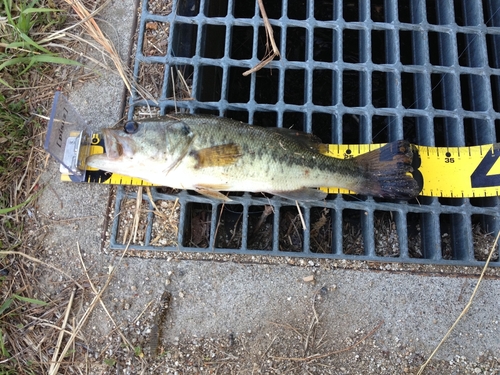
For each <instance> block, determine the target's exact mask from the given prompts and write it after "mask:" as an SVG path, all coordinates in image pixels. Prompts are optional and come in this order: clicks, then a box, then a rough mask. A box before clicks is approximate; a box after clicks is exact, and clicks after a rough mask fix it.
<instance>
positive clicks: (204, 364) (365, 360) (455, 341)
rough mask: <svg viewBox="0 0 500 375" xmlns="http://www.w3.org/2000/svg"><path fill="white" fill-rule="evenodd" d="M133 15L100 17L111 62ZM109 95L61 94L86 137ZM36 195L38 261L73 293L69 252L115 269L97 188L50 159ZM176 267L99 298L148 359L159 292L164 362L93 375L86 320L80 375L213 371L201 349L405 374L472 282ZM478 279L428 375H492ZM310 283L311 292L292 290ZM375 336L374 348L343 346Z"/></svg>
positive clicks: (97, 330)
mask: <svg viewBox="0 0 500 375" xmlns="http://www.w3.org/2000/svg"><path fill="white" fill-rule="evenodd" d="M135 11H136V10H135V7H134V2H133V1H131V0H123V1H114V2H112V3H110V5H109V7H108V8H107V9H106V10H105V12H104V13H102V14H101V18H102V21H101V22H99V24H100V25H101V27H102V28H103V29H104V30H105V31H107V33H108V35H109V36H110V37H111V39H112V40H113V42H114V43H115V44H116V45H118V46H119V50H120V51H121V52H122V56H123V57H126V54H127V52H126V51H127V50H128V44H129V43H130V37H129V35H130V27H131V25H132V23H133V22H132V20H133V16H134V13H135ZM122 92H123V85H122V83H121V81H120V79H119V78H118V77H117V76H116V75H113V74H109V75H106V76H104V77H99V78H97V79H96V80H94V81H91V82H87V83H85V84H84V85H82V86H81V87H78V88H76V89H74V90H72V91H70V92H65V94H67V95H68V96H69V99H70V101H71V102H72V103H73V105H74V106H75V107H76V108H77V109H78V111H79V112H80V113H81V115H82V116H83V117H84V118H86V119H88V120H90V122H91V125H92V127H93V129H94V130H96V129H98V128H100V127H104V126H110V125H112V124H114V123H115V122H116V121H118V119H119V118H120V117H121V113H119V109H120V105H121V102H120V101H121V98H122ZM43 182H44V184H46V185H48V188H47V189H46V190H45V191H44V192H43V195H42V196H41V197H40V199H39V203H38V217H39V218H40V220H41V221H42V222H43V223H46V224H47V225H48V228H49V233H48V235H47V236H46V238H45V242H44V253H43V254H40V256H41V257H42V258H43V259H44V260H45V261H48V262H52V264H54V265H55V266H57V267H59V268H61V269H64V270H66V271H67V272H69V273H70V274H71V275H72V276H73V277H75V278H78V279H79V280H84V279H85V278H84V275H83V270H82V267H81V264H80V260H79V254H78V249H77V245H76V244H77V243H79V245H80V247H81V253H82V254H83V259H84V261H85V263H86V267H87V268H88V270H89V273H90V275H91V277H92V278H93V280H95V281H99V285H101V286H102V285H103V283H104V280H105V278H106V276H107V272H108V269H109V266H111V265H115V266H116V265H117V254H113V253H109V252H108V251H107V249H104V251H103V250H101V239H102V235H103V232H104V231H105V229H104V228H103V223H104V221H105V215H106V209H107V204H108V196H109V190H110V188H109V187H107V186H98V185H87V184H72V183H62V182H60V181H59V176H58V166H57V165H56V164H55V162H54V161H52V160H51V161H50V165H49V168H48V170H47V172H46V173H45V175H44V176H43ZM189 257H192V256H187V255H185V254H184V255H183V254H181V255H176V256H172V257H169V256H168V254H166V255H165V257H163V258H160V259H148V258H138V257H126V258H124V259H123V260H122V262H121V263H120V264H119V266H118V267H117V271H116V274H115V276H114V277H113V279H112V281H111V283H110V286H109V287H108V289H107V290H106V292H105V296H104V301H105V304H106V306H107V308H108V309H109V311H110V312H111V314H112V316H113V317H114V320H115V323H116V324H117V325H118V326H119V327H120V330H121V331H122V332H123V334H124V335H125V337H126V338H127V339H128V340H129V341H130V342H131V343H132V344H134V345H138V346H139V347H141V348H142V350H144V351H145V352H147V347H148V345H149V344H148V343H149V337H150V334H151V329H152V327H153V325H154V321H155V319H156V318H155V316H156V315H155V313H154V311H155V309H157V308H158V306H157V305H158V301H159V298H160V295H161V294H162V293H163V291H164V290H168V291H170V293H171V294H172V301H171V303H170V305H169V307H168V314H167V318H166V320H165V322H164V324H163V329H162V331H163V336H162V337H163V339H162V340H163V345H164V346H165V348H166V353H167V354H166V355H165V356H163V357H161V358H160V359H159V360H155V362H154V364H155V365H154V366H150V364H151V363H150V362H147V361H146V360H145V359H144V358H140V357H137V356H133V355H132V356H129V357H126V358H128V359H127V360H123V361H121V362H120V361H119V363H120V365H116V366H115V367H113V368H110V367H109V366H106V365H104V364H103V359H104V358H109V357H113V356H114V357H116V358H122V356H123V353H122V352H123V351H124V349H123V347H122V346H121V344H120V343H122V342H123V338H121V337H120V336H119V335H118V333H117V331H116V330H114V328H115V327H116V326H115V323H113V322H111V321H110V319H109V318H108V317H107V316H106V314H105V313H104V311H103V310H102V308H101V307H99V308H97V309H96V310H95V312H94V313H93V314H92V316H91V319H90V320H89V322H88V324H87V326H86V329H85V333H86V335H87V337H88V342H87V343H86V346H85V347H86V348H87V349H88V351H89V353H91V355H92V358H93V360H92V362H91V367H90V372H89V373H130V374H134V373H141V371H142V373H166V372H167V371H171V372H172V373H173V372H175V371H177V372H178V373H189V372H193V373H195V372H198V373H204V372H209V370H210V369H214V368H215V367H214V366H216V365H210V364H209V363H210V360H209V359H210V353H211V352H210V350H212V352H213V353H215V354H214V356H215V357H216V358H219V357H218V356H219V354H220V351H221V350H222V349H220V348H221V347H222V346H220V345H219V347H218V348H212V349H210V345H208V344H207V345H208V346H207V347H205V346H204V345H205V344H204V343H207V342H208V343H210V342H212V343H220V342H226V341H228V342H233V341H234V343H233V344H234V345H230V344H228V346H227V347H225V349H223V350H225V351H228V352H229V351H230V352H231V353H233V354H231V355H233V357H234V358H233V357H229V356H228V358H230V359H229V360H226V363H225V364H224V362H223V361H222V360H220V362H219V365H221V366H222V364H224V365H227V364H228V363H231V364H234V368H233V367H231V369H233V370H234V373H251V372H253V371H254V372H256V373H257V372H261V373H266V372H268V373H272V372H273V371H272V369H273V368H277V369H281V370H280V371H283V372H284V371H290V372H292V373H307V372H309V373H345V374H347V373H358V374H362V373H392V374H397V373H404V372H408V373H414V372H415V369H416V368H417V366H418V365H419V364H421V363H422V362H423V361H424V359H425V358H426V357H427V356H428V355H429V354H430V353H431V351H432V350H433V349H434V347H435V345H436V344H437V343H438V342H439V340H440V339H441V338H442V337H443V335H444V334H445V333H446V331H447V329H448V328H449V327H450V326H451V324H452V323H453V321H454V320H455V318H456V317H457V316H458V315H459V314H460V312H461V310H462V309H463V308H464V306H465V305H466V303H467V301H468V299H469V297H470V294H471V292H472V290H473V287H474V285H475V283H476V281H477V273H478V272H479V271H478V270H477V269H468V270H462V271H460V272H456V271H457V270H456V269H447V268H445V269H443V268H442V267H441V268H433V267H420V268H418V267H413V266H412V267H405V266H388V267H383V268H384V269H382V270H380V269H378V268H379V267H378V266H373V265H366V264H364V265H362V266H360V263H361V262H340V263H337V262H333V261H320V262H316V261H315V263H312V262H311V263H312V265H311V264H309V263H308V261H307V260H306V261H303V262H301V261H300V260H294V261H293V262H290V261H289V260H287V259H280V260H269V259H267V258H258V257H233V256H227V257H223V256H222V257H210V256H203V257H200V258H204V260H190V259H183V258H189ZM195 258H196V257H195ZM290 263H293V264H290ZM386 268H387V269H386ZM417 271H418V272H417ZM441 271H443V272H442V274H441V275H440V272H441ZM490 274H491V276H490V278H489V279H487V280H484V281H483V284H482V286H481V287H480V289H479V291H478V294H477V296H476V299H475V301H474V303H473V305H472V307H471V309H470V311H469V312H468V314H467V315H466V317H465V318H464V319H463V320H462V321H461V322H460V323H459V324H458V326H457V327H456V330H455V331H454V332H453V333H452V335H451V336H450V337H449V339H448V341H447V342H446V344H445V345H444V346H443V348H442V350H440V351H439V352H438V354H437V356H436V360H435V361H433V366H434V367H431V369H430V370H429V372H427V373H436V374H437V373H478V374H479V373H488V374H493V373H500V340H499V337H500V336H499V333H500V332H499V330H500V325H499V324H500V323H499V321H500V316H499V311H500V279H499V277H498V276H499V275H498V272H497V271H496V270H495V271H492V272H490ZM311 275H314V279H315V282H314V283H312V282H306V281H304V277H308V276H311ZM60 279H61V278H60V276H59V275H56V274H50V273H46V274H43V275H41V280H40V283H41V285H43V286H44V287H45V290H46V293H47V294H49V295H50V294H52V293H57V292H58V290H60V288H62V287H63V286H64V285H66V284H64V283H63V284H57V283H54V281H58V280H59V281H60ZM65 283H66V282H65ZM91 296H92V293H91V292H90V290H87V291H85V292H84V293H83V299H82V301H83V302H82V305H81V306H80V310H76V311H75V312H74V314H75V316H77V317H78V316H81V315H82V313H83V310H84V309H85V308H87V307H88V301H89V299H90V298H91ZM313 301H314V309H313ZM315 311H316V313H317V314H318V322H316V324H315V325H314V327H315V333H314V335H315V336H314V338H315V340H316V343H317V342H318V341H320V340H319V339H320V336H321V335H323V333H325V332H326V333H325V336H324V338H323V339H322V341H323V342H325V343H327V344H325V345H324V346H318V347H315V348H313V349H314V350H312V349H311V350H310V351H307V350H304V339H305V338H306V337H311V338H312V337H313V336H312V335H313V333H311V332H310V328H311V325H312V323H311V322H314V317H315ZM381 322H382V323H381ZM380 323H381V325H380V326H379V324H380ZM377 327H378V328H377ZM375 328H376V329H375ZM374 329H375V331H374V332H373V335H371V336H370V337H369V338H368V339H367V340H365V341H363V342H362V343H358V344H356V341H357V340H359V339H360V338H362V337H363V336H364V335H366V334H367V333H369V332H370V331H372V330H374ZM308 333H309V335H308ZM301 335H302V336H301ZM273 338H274V339H273ZM207 340H208V341H207ZM193 343H194V344H193ZM198 344H199V345H198ZM354 344H356V345H355V346H354V347H353V348H352V349H350V350H347V351H345V352H342V353H339V354H334V355H331V356H328V358H327V360H328V361H329V362H326V363H324V364H323V366H320V365H317V363H319V362H317V361H316V362H314V363H312V362H311V361H309V360H307V361H305V360H302V361H295V362H294V361H291V360H288V361H287V360H283V359H277V358H276V357H280V356H281V357H304V356H307V355H313V354H314V353H327V352H329V351H334V350H337V349H342V348H349V347H350V346H352V345H354ZM190 345H191V346H190ZM193 345H194V346H195V347H196V348H197V349H196V350H194V349H193V352H190V353H191V354H190V355H191V357H186V356H183V355H182V354H181V355H179V353H180V352H182V351H184V352H185V351H187V350H189V349H188V348H192V347H193ZM196 345H198V346H196ZM214 345H215V344H214ZM207 348H208V349H207ZM231 348H233V349H231ZM235 348H236V349H235ZM77 350H85V349H84V346H78V347H77ZM231 350H232V351H231ZM195 353H198V355H199V357H200V358H197V357H196V354H195ZM207 353H208V354H207ZM234 353H236V354H234ZM174 354H175V355H174ZM207 356H208V360H207ZM231 358H232V359H231ZM235 358H236V359H235ZM197 361H198V362H197ZM200 361H201V362H200ZM197 363H198V364H197ZM120 366H121V367H120ZM210 366H212V367H210ZM217 366H218V365H217ZM238 366H239V367H238ZM273 366H274V367H273ZM287 366H288V367H287ZM233 370H231V371H233ZM221 371H222V372H224V371H223V370H221ZM228 372H229V371H228ZM275 372H276V373H279V371H275Z"/></svg>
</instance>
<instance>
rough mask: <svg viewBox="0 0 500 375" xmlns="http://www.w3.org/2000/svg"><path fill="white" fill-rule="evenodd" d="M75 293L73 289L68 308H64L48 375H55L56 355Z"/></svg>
mask: <svg viewBox="0 0 500 375" xmlns="http://www.w3.org/2000/svg"><path fill="white" fill-rule="evenodd" d="M75 292H76V289H73V291H72V292H71V296H70V298H69V302H68V306H66V312H65V314H64V320H63V322H62V324H61V330H60V331H59V336H58V338H57V344H56V348H55V350H54V354H53V355H52V363H51V364H50V368H49V375H52V374H54V375H55V374H56V372H54V368H55V366H56V360H57V355H58V354H59V350H60V349H61V344H62V339H63V337H64V333H65V332H66V331H65V329H66V323H67V322H68V316H69V312H70V311H71V307H72V306H73V299H74V298H75Z"/></svg>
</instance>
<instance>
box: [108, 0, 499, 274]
mask: <svg viewBox="0 0 500 375" xmlns="http://www.w3.org/2000/svg"><path fill="white" fill-rule="evenodd" d="M264 5H265V7H266V11H267V14H268V16H269V18H270V22H271V25H272V27H273V31H274V36H275V40H276V43H277V45H278V47H279V49H280V51H281V56H280V58H279V59H275V60H274V61H272V62H271V63H270V64H269V65H268V66H266V67H265V68H263V69H261V70H259V71H257V72H255V73H253V74H251V75H249V76H246V77H244V76H243V75H242V73H243V72H245V71H246V70H248V69H250V68H251V67H253V66H255V65H256V64H257V63H258V62H259V60H260V59H261V58H263V57H264V55H265V54H266V44H265V43H266V36H265V31H264V27H263V23H262V20H261V17H260V12H259V9H258V5H257V3H256V2H255V1H242V0H233V1H227V0H176V1H174V3H173V4H172V7H171V8H168V7H166V6H165V5H164V4H163V3H161V4H160V3H154V4H153V3H151V4H149V3H148V2H146V3H144V4H143V6H142V9H141V20H140V27H139V30H138V32H139V36H138V45H139V46H141V47H140V48H138V49H137V52H136V56H135V57H136V58H135V65H134V75H135V76H137V77H138V79H139V82H140V83H141V84H142V85H143V86H145V87H146V88H147V89H148V91H150V92H151V93H152V95H153V96H154V97H155V98H156V99H157V100H158V104H156V105H155V104H154V103H152V102H146V101H144V100H142V99H140V98H139V97H133V98H131V99H130V103H129V112H128V116H129V118H132V117H136V118H143V117H148V116H149V113H150V110H152V111H153V113H154V114H160V113H161V114H165V113H169V112H171V111H173V110H174V109H176V108H177V110H181V111H190V112H192V113H212V114H216V115H223V116H227V117H231V118H233V119H236V120H240V121H244V122H249V123H251V124H258V125H261V126H266V127H274V126H286V127H293V129H297V130H302V131H306V132H312V133H313V134H315V135H316V136H318V137H320V138H321V140H322V141H323V142H326V143H347V144H354V145H355V144H357V143H374V142H388V141H391V140H395V139H399V138H405V139H408V140H409V141H410V142H412V143H416V144H421V145H428V146H469V145H479V144H486V143H492V142H500V96H499V92H500V78H499V77H500V69H499V68H500V52H499V51H500V48H498V45H499V44H500V31H499V30H498V27H499V26H500V11H499V8H500V2H499V1H494V0H484V1H482V2H470V1H466V0H455V1H451V0H445V1H438V0H432V1H430V0H429V1H425V2H422V1H416V0H415V1H406V0H405V1H402V0H384V1H382V0H373V1H371V2H370V5H369V6H368V4H367V3H366V2H363V1H354V0H344V1H342V2H340V1H335V2H334V1H331V0H316V1H315V2H314V3H312V2H306V1H303V0H288V1H283V2H272V1H265V2H264ZM394 46H396V47H397V48H394ZM347 153H349V151H348V152H347ZM445 157H447V158H450V159H451V158H453V157H455V155H453V153H452V152H450V155H446V156H445ZM135 194H136V193H135V192H134V191H133V190H130V189H126V188H123V187H120V188H119V189H118V192H117V198H116V199H117V200H116V204H115V211H116V212H120V214H119V215H117V216H116V219H115V220H114V221H113V228H112V233H111V247H112V248H117V249H123V248H124V246H125V245H126V243H125V242H124V240H125V239H126V236H128V233H127V234H125V230H127V231H129V230H131V229H127V225H130V224H129V223H128V221H127V220H126V218H127V214H129V213H130V212H129V211H130V210H129V209H127V207H128V205H133V207H134V210H135V204H136V203H135V202H136V196H135ZM151 194H152V197H153V201H154V202H155V204H154V205H153V204H152V203H150V202H149V197H148V195H146V194H145V195H144V196H143V200H142V205H141V221H142V222H143V223H144V228H141V230H140V233H141V234H140V235H138V234H136V239H135V241H134V243H133V248H135V249H147V250H168V251H178V250H180V251H201V252H203V251H206V252H221V253H241V254H271V255H282V256H303V257H311V258H315V257H324V258H341V259H364V260H374V261H395V262H416V263H435V264H458V265H479V264H481V262H483V261H484V259H485V258H484V249H485V247H487V246H488V244H489V243H490V242H488V241H491V238H492V236H494V235H496V233H498V230H499V229H500V228H499V220H500V201H499V198H474V199H462V198H460V199H440V198H430V197H419V199H418V200H413V201H411V202H392V201H384V200H381V199H372V198H369V197H364V196H349V195H343V196H342V195H330V196H328V197H327V199H326V200H324V201H321V202H312V203H307V204H306V203H301V204H300V208H299V209H300V215H299V211H298V210H297V207H296V206H295V205H293V203H291V202H289V201H285V200H282V199H280V198H277V197H272V196H269V195H263V194H248V193H234V194H231V198H232V199H233V200H232V202H230V203H228V204H221V202H216V201H213V200H211V199H208V198H206V197H203V196H200V195H198V194H196V193H193V192H190V191H187V192H186V191H172V190H171V189H163V188H152V189H151ZM127 210H129V211H127ZM122 211H123V212H122ZM165 218H169V220H170V221H168V222H167V221H166V219H165ZM302 220H304V224H305V227H306V230H304V229H303V224H302ZM490 246H491V245H490ZM497 250H498V249H497ZM493 265H496V266H498V265H500V262H499V260H498V256H496V258H494V262H493Z"/></svg>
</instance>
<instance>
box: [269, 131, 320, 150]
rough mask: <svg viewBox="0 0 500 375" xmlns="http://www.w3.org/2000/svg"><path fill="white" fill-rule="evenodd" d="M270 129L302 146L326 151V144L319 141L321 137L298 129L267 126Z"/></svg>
mask: <svg viewBox="0 0 500 375" xmlns="http://www.w3.org/2000/svg"><path fill="white" fill-rule="evenodd" d="M267 129H268V130H270V131H273V132H275V133H278V134H280V135H282V136H283V137H286V138H288V139H290V140H292V141H293V142H295V143H299V144H300V145H302V146H303V147H307V148H310V149H313V150H316V151H318V152H326V151H327V150H328V146H327V145H326V144H324V143H322V142H321V139H319V138H318V137H316V136H315V135H314V134H309V133H305V132H302V131H299V130H294V129H288V128H267Z"/></svg>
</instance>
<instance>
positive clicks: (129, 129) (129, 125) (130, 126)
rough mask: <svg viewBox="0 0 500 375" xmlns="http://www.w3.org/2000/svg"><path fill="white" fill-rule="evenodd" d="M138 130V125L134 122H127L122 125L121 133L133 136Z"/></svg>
mask: <svg viewBox="0 0 500 375" xmlns="http://www.w3.org/2000/svg"><path fill="white" fill-rule="evenodd" d="M138 130H139V124H138V123H137V122H135V121H128V122H126V123H125V125H123V131H124V132H125V133H127V134H135V133H137V131H138Z"/></svg>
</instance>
